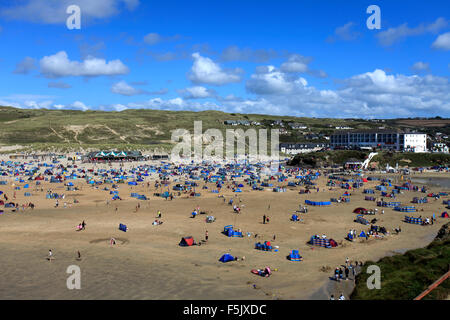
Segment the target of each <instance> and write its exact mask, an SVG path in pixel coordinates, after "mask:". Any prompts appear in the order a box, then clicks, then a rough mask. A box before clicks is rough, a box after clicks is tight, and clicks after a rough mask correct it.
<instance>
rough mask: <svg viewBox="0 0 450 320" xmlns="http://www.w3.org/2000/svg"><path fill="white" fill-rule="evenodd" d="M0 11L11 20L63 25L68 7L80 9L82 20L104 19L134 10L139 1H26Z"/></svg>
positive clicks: (1, 14) (17, 2) (0, 13)
mask: <svg viewBox="0 0 450 320" xmlns="http://www.w3.org/2000/svg"><path fill="white" fill-rule="evenodd" d="M15 2H16V3H15V4H14V5H9V6H6V7H5V8H3V9H0V16H3V17H5V18H7V19H12V20H21V21H30V22H37V23H46V24H58V23H65V21H66V19H67V17H68V15H67V13H66V9H67V7H68V6H69V5H78V6H79V7H80V8H82V15H81V17H82V19H105V18H109V17H112V16H115V15H117V14H119V13H120V11H121V10H122V7H125V8H126V9H127V10H134V9H136V8H137V7H138V6H139V0H95V1H92V0H26V1H15Z"/></svg>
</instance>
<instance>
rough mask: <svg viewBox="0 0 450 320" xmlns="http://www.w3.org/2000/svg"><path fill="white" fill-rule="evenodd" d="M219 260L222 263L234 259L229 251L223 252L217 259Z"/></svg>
mask: <svg viewBox="0 0 450 320" xmlns="http://www.w3.org/2000/svg"><path fill="white" fill-rule="evenodd" d="M219 261H221V262H223V263H225V262H228V261H234V257H233V256H232V255H231V254H229V253H225V254H224V255H223V256H222V257H221V258H220V259H219Z"/></svg>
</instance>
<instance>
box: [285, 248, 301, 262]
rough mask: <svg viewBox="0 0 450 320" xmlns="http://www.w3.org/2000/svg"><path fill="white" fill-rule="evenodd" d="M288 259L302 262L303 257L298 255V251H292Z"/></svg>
mask: <svg viewBox="0 0 450 320" xmlns="http://www.w3.org/2000/svg"><path fill="white" fill-rule="evenodd" d="M288 259H289V260H291V261H302V257H301V256H300V254H299V253H298V250H292V251H291V253H290V254H289V256H288Z"/></svg>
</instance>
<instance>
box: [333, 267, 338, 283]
mask: <svg viewBox="0 0 450 320" xmlns="http://www.w3.org/2000/svg"><path fill="white" fill-rule="evenodd" d="M334 280H336V281H339V268H338V267H336V269H335V270H334Z"/></svg>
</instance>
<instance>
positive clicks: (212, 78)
mask: <svg viewBox="0 0 450 320" xmlns="http://www.w3.org/2000/svg"><path fill="white" fill-rule="evenodd" d="M192 57H193V58H194V64H193V65H192V68H191V71H190V73H189V75H188V77H189V79H190V80H191V81H192V82H194V83H199V84H200V83H205V84H211V85H217V86H220V85H224V84H227V83H232V82H239V81H241V77H240V74H241V73H242V70H241V69H233V70H225V69H222V68H221V67H220V66H219V65H218V64H217V63H215V62H214V61H212V60H211V59H210V58H207V57H202V56H201V55H200V54H199V53H198V52H196V53H193V54H192Z"/></svg>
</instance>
